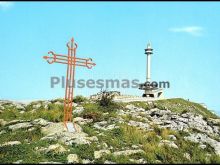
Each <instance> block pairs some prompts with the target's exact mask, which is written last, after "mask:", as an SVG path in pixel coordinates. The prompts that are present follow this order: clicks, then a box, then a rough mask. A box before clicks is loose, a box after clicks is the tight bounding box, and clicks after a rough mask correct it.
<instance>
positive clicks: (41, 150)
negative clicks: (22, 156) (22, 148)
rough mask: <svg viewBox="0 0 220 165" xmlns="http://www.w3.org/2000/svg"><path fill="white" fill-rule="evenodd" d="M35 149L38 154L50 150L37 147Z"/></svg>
mask: <svg viewBox="0 0 220 165" xmlns="http://www.w3.org/2000/svg"><path fill="white" fill-rule="evenodd" d="M34 149H35V151H37V152H46V150H47V149H48V148H46V147H40V148H39V147H35V148H34Z"/></svg>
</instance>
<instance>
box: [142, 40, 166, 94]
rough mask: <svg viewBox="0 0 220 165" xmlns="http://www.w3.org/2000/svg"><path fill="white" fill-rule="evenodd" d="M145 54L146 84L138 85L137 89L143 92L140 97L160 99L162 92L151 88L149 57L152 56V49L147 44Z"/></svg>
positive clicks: (159, 89) (156, 88)
mask: <svg viewBox="0 0 220 165" xmlns="http://www.w3.org/2000/svg"><path fill="white" fill-rule="evenodd" d="M145 54H146V55H147V68H146V82H145V83H142V84H139V89H141V90H144V94H143V95H142V97H151V98H159V97H161V95H162V93H163V90H162V89H161V88H158V87H156V86H153V83H152V82H151V56H152V55H153V48H152V47H151V44H150V43H148V44H147V48H146V49H145Z"/></svg>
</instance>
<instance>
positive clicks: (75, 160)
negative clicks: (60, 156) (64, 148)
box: [67, 154, 79, 163]
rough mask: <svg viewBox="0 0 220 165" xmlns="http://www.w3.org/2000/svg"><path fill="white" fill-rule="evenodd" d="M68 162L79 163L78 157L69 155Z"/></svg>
mask: <svg viewBox="0 0 220 165" xmlns="http://www.w3.org/2000/svg"><path fill="white" fill-rule="evenodd" d="M67 162H68V163H79V158H78V155H76V154H69V155H68V156H67Z"/></svg>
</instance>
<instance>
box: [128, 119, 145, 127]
mask: <svg viewBox="0 0 220 165" xmlns="http://www.w3.org/2000/svg"><path fill="white" fill-rule="evenodd" d="M128 125H130V126H135V127H140V128H142V129H148V128H149V125H148V124H147V123H143V122H138V121H133V120H130V121H129V123H128Z"/></svg>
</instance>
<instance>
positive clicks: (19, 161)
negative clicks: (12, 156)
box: [13, 160, 23, 164]
mask: <svg viewBox="0 0 220 165" xmlns="http://www.w3.org/2000/svg"><path fill="white" fill-rule="evenodd" d="M22 162H23V160H17V161H16V162H13V164H20V163H22Z"/></svg>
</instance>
